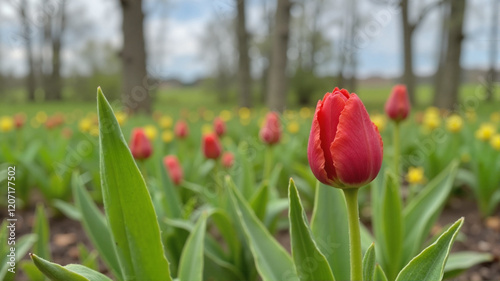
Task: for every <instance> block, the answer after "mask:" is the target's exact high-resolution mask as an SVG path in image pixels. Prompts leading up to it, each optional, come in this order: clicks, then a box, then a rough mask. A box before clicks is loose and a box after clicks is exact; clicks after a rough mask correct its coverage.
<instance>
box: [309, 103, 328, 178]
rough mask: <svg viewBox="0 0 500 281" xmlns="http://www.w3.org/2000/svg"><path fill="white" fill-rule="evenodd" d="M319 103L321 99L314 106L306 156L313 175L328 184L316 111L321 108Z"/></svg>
mask: <svg viewBox="0 0 500 281" xmlns="http://www.w3.org/2000/svg"><path fill="white" fill-rule="evenodd" d="M321 105H322V101H321V100H319V101H318V104H317V106H316V112H315V113H314V117H313V122H312V126H311V134H310V136H309V143H308V145H307V158H308V160H309V166H311V170H312V172H313V174H314V176H316V178H317V179H318V180H319V181H320V182H322V183H324V184H329V182H328V177H327V175H326V171H325V154H324V153H323V150H322V149H321V139H320V128H319V121H318V111H319V110H320V109H321Z"/></svg>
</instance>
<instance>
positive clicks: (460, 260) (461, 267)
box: [444, 252, 493, 279]
mask: <svg viewBox="0 0 500 281" xmlns="http://www.w3.org/2000/svg"><path fill="white" fill-rule="evenodd" d="M492 260H493V256H492V255H491V254H490V253H478V252H459V253H451V254H450V256H449V257H448V261H447V262H446V266H445V267H444V279H449V278H453V277H455V276H458V275H459V274H460V273H462V272H464V271H465V270H467V269H469V268H471V267H473V266H475V265H477V264H481V263H483V262H489V261H492Z"/></svg>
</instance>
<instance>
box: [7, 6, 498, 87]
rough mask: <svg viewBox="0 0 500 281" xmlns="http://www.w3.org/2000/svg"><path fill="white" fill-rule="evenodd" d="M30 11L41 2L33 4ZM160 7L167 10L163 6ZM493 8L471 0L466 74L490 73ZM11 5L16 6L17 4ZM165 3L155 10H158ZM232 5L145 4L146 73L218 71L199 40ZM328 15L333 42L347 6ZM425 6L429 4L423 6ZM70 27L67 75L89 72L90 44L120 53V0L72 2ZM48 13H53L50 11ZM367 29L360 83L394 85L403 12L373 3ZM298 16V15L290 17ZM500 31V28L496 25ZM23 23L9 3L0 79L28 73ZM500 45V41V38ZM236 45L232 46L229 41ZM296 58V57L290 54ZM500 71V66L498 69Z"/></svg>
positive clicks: (366, 9) (425, 44) (425, 46)
mask: <svg viewBox="0 0 500 281" xmlns="http://www.w3.org/2000/svg"><path fill="white" fill-rule="evenodd" d="M29 1H31V2H32V3H35V2H39V0H29ZM45 1H46V2H47V3H49V4H51V5H52V7H55V9H56V10H57V8H58V7H59V6H58V4H59V3H60V1H61V0H45ZM162 1H163V2H162ZM265 1H269V0H247V24H248V29H249V32H250V34H252V35H253V37H254V38H259V36H261V35H262V34H263V32H264V31H265V26H264V25H263V20H262V13H261V11H262V4H263V3H265ZM429 1H432V0H426V1H410V2H412V3H413V4H414V6H412V7H411V8H412V10H411V11H412V13H413V14H415V11H418V10H419V9H420V8H421V6H415V5H424V4H425V2H429ZM491 1H495V0H469V1H468V10H467V14H466V17H465V28H464V31H465V36H466V39H465V41H464V44H463V53H462V60H461V63H462V66H463V67H465V68H483V69H486V68H487V67H488V66H489V61H488V44H489V27H490V25H491V21H490V13H491V10H490V9H488V6H489V5H491V3H492V2H491ZM13 2H16V1H15V0H13ZM160 2H161V3H164V4H162V5H158V3H160ZM234 2H235V1H234V0H144V3H143V10H144V12H145V14H146V19H145V31H146V32H145V37H146V46H147V50H148V71H149V73H151V74H153V75H155V76H159V77H173V78H178V79H181V80H183V81H185V82H190V81H193V80H195V79H197V78H200V77H203V76H205V75H209V74H210V73H211V71H212V70H213V66H212V65H211V63H213V59H212V58H210V57H209V56H210V55H208V54H207V52H206V50H205V47H206V46H204V43H203V41H202V40H201V38H203V36H206V34H205V32H206V25H207V24H208V23H209V22H211V21H213V19H214V18H217V19H227V20H231V19H232V17H233V16H234V13H235V4H234ZM325 2H326V4H325V11H324V12H323V13H322V16H321V18H320V19H319V23H320V27H321V30H322V32H323V34H324V35H325V36H326V37H327V38H329V39H331V40H335V38H337V36H338V28H335V26H334V22H335V21H338V20H339V19H340V20H341V19H342V16H343V15H342V14H339V13H338V11H336V10H338V9H337V8H338V5H342V3H343V2H345V1H340V0H325ZM422 3H424V4H422ZM67 5H68V11H69V14H70V18H69V20H68V22H69V24H70V26H71V27H72V28H75V29H76V30H78V32H73V33H72V34H69V33H68V35H67V36H66V37H65V39H64V40H65V41H64V44H66V46H67V48H65V49H64V51H63V72H64V73H68V72H70V71H80V72H85V71H88V69H86V62H85V60H84V58H82V57H81V56H80V53H81V52H82V50H83V48H85V46H86V44H87V42H88V40H94V41H98V42H107V43H108V44H110V45H111V46H113V47H114V48H115V49H117V50H118V49H119V48H120V46H121V41H122V35H121V27H120V23H121V15H120V10H119V3H118V1H116V0H87V1H83V0H82V1H77V0H71V1H68V4H67ZM49 6H50V5H49ZM359 8H360V11H361V14H362V15H363V22H362V23H361V24H360V26H359V28H358V29H357V30H356V36H357V38H359V40H361V41H359V42H361V43H360V44H359V46H358V47H356V48H355V52H356V55H357V61H358V63H359V65H358V70H357V76H358V77H360V78H364V77H369V76H373V75H377V76H385V77H394V76H397V75H400V74H401V72H402V68H403V64H402V40H401V39H400V38H401V29H400V28H401V25H400V11H399V9H396V8H394V7H390V6H383V5H376V4H373V3H372V2H371V1H369V0H360V7H359ZM43 12H44V10H43V9H41V8H39V7H38V8H37V7H32V9H31V10H30V17H31V19H32V26H33V27H35V28H39V27H40V26H41V24H40V22H39V21H38V22H37V20H36V19H37V18H40V16H42V15H43ZM292 14H293V15H296V14H300V9H295V10H292ZM413 16H415V15H413ZM439 23H440V19H439V16H438V12H434V13H432V14H429V16H428V17H427V18H426V20H425V21H424V22H423V23H422V25H421V26H419V28H418V29H417V31H416V33H415V37H414V42H415V56H414V61H415V63H414V64H415V72H416V73H417V74H418V75H430V74H432V73H433V72H434V71H435V68H436V65H437V63H436V58H437V49H438V48H437V43H438V42H439V40H438V39H439V36H440V34H439ZM498 24H500V23H498ZM19 28H20V22H19V19H18V17H17V15H16V13H15V11H14V9H13V8H12V5H11V4H9V3H8V2H6V1H2V4H0V71H2V72H4V73H14V74H15V75H18V76H21V75H24V74H25V73H26V67H25V65H26V55H25V52H24V48H23V45H22V43H21V41H20V40H18V39H16V38H19V36H18V35H19V32H20V29H19ZM497 38H500V34H499V35H498V36H497ZM228 40H232V38H228ZM289 55H290V56H291V57H293V51H292V52H290V51H289ZM259 67H261V64H260V63H259V62H255V63H254V65H253V73H258V68H259ZM497 67H500V63H499V62H497ZM335 69H336V66H335V64H334V63H324V64H322V66H321V68H320V69H319V71H320V72H321V74H325V75H326V74H332V73H334V72H335Z"/></svg>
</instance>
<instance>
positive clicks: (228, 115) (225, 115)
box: [219, 109, 233, 122]
mask: <svg viewBox="0 0 500 281" xmlns="http://www.w3.org/2000/svg"><path fill="white" fill-rule="evenodd" d="M219 115H220V118H221V119H222V120H223V121H224V122H227V121H229V120H231V118H233V114H232V113H231V111H229V110H227V109H224V110H223V111H221V112H220V114H219Z"/></svg>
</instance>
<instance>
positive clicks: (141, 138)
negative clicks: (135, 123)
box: [130, 128, 153, 160]
mask: <svg viewBox="0 0 500 281" xmlns="http://www.w3.org/2000/svg"><path fill="white" fill-rule="evenodd" d="M130 151H131V152H132V155H133V156H134V158H135V159H138V160H143V159H146V158H149V156H151V153H152V152H153V148H152V146H151V142H150V141H149V139H148V137H147V136H146V134H145V133H144V130H143V129H142V128H135V129H134V130H133V131H132V140H131V141H130Z"/></svg>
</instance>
